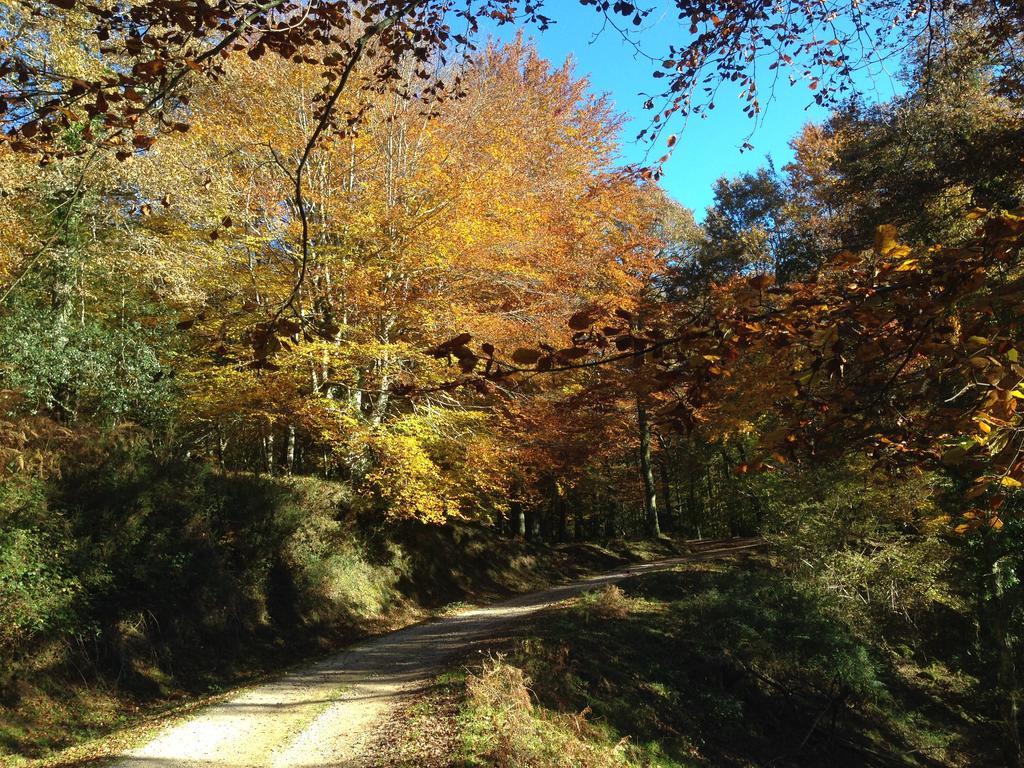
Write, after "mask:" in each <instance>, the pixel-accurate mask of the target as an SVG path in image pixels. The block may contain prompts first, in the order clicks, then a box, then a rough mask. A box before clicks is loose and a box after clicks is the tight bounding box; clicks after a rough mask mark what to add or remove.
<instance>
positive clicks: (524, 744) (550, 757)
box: [461, 656, 629, 768]
mask: <svg viewBox="0 0 1024 768" xmlns="http://www.w3.org/2000/svg"><path fill="white" fill-rule="evenodd" d="M530 685H531V681H530V678H529V677H528V676H527V675H526V673H524V672H523V671H522V670H521V669H519V668H518V667H515V666H512V665H511V664H508V663H506V662H505V661H504V659H503V657H501V656H498V657H497V658H494V659H490V660H488V661H486V662H485V663H484V665H483V668H482V669H481V671H480V673H479V674H471V675H469V677H468V678H467V681H466V686H467V691H468V702H467V705H466V708H465V710H464V712H463V714H462V716H461V726H462V728H461V731H462V739H463V749H464V751H465V755H466V760H467V762H468V764H469V765H482V766H490V767H492V768H606V767H607V768H613V767H614V766H628V765H629V762H628V761H627V759H626V757H625V755H624V753H623V751H622V749H621V747H622V744H615V743H612V744H608V743H606V742H604V741H602V739H601V738H600V736H599V734H597V733H596V731H595V729H594V728H593V727H592V726H591V725H590V724H589V723H588V722H587V721H586V719H585V718H584V716H583V714H561V713H555V712H550V711H547V710H542V709H539V708H536V707H534V706H533V701H532V694H531V692H530Z"/></svg>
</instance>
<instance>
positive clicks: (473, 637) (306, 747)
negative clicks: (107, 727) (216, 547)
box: [114, 540, 758, 768]
mask: <svg viewBox="0 0 1024 768" xmlns="http://www.w3.org/2000/svg"><path fill="white" fill-rule="evenodd" d="M756 546H758V542H756V541H753V540H734V541H729V542H718V543H707V544H705V545H702V546H700V547H699V548H698V551H696V552H695V553H694V554H692V555H687V556H684V557H678V558H672V559H669V560H659V561H656V562H650V563H643V564H637V565H631V566H628V567H627V566H624V567H623V568H622V569H620V570H616V571H613V572H610V573H606V574H602V575H600V576H594V577H591V578H588V579H584V580H582V581H577V582H573V583H571V584H566V585H563V586H560V587H554V588H552V589H547V590H544V591H543V592H534V593H532V594H529V595H523V596H521V597H517V598H514V599H511V600H507V601H505V602H502V603H497V604H494V605H490V606H487V607H485V608H477V609H474V610H469V611H466V612H464V613H460V614H458V615H456V616H452V617H448V618H443V619H438V620H436V621H431V622H428V623H425V624H418V625H415V626H412V627H408V628H407V629H403V630H400V631H398V632H393V633H391V634H388V635H383V636H381V637H378V638H374V639H372V640H368V641H366V642H363V643H360V644H359V645H356V646H353V647H352V648H349V649H348V650H346V651H344V652H343V653H340V654H338V655H337V656H334V657H332V658H330V659H327V660H325V661H322V662H320V663H318V664H315V665H313V666H310V667H309V668H307V669H304V670H301V671H298V672H293V673H290V674H287V675H285V676H283V677H281V678H280V679H278V680H277V681H275V682H272V683H267V684H264V685H261V686H259V687H256V688H253V689H250V690H248V691H246V692H244V693H241V694H240V695H238V696H237V697H235V698H234V699H231V700H229V701H226V702H223V703H221V704H217V705H214V706H211V707H210V708H208V709H206V710H203V711H201V712H199V713H198V714H197V715H196V716H195V717H193V718H192V719H190V720H188V721H186V722H184V723H181V724H179V725H175V726H172V727H170V728H168V729H167V730H165V731H163V732H162V733H161V734H160V735H158V736H157V737H156V738H155V739H154V740H153V741H151V742H149V743H148V744H146V745H145V746H143V747H140V748H138V749H135V750H133V751H131V752H129V753H126V754H124V755H122V756H121V757H120V758H118V759H117V760H116V761H115V763H114V766H115V767H116V768H185V767H188V768H204V767H208V768H228V767H229V766H234V767H237V768H243V767H244V768H298V767H299V766H309V767H312V766H318V767H319V768H350V767H351V766H356V765H359V766H363V765H367V764H368V761H367V757H368V756H367V755H365V754H364V753H365V751H366V749H367V742H368V740H369V738H370V736H371V735H372V734H373V733H374V726H375V724H377V723H378V721H379V720H380V719H381V718H383V716H384V715H385V714H386V712H387V710H388V709H389V707H391V706H393V705H395V704H396V703H398V701H399V699H400V697H401V696H402V695H405V694H407V693H408V692H410V691H413V690H416V689H418V688H421V687H423V686H426V685H428V684H429V683H430V681H431V680H432V679H433V678H434V677H435V676H436V674H437V673H438V672H439V671H440V670H441V669H442V668H443V667H444V665H445V663H446V662H448V661H450V660H451V659H452V658H454V657H458V656H459V655H460V654H465V653H467V652H468V651H470V650H471V649H473V648H477V647H480V645H481V644H485V643H486V642H487V641H488V640H489V639H490V638H494V637H498V636H499V635H500V631H501V630H502V629H504V628H507V627H508V625H509V624H511V623H513V622H516V621H520V620H522V619H524V618H525V617H528V616H530V615H531V614H534V613H536V612H538V611H541V610H543V609H545V608H548V607H550V606H552V605H554V604H556V603H558V602H560V601H562V600H565V599H566V598H569V597H572V596H574V595H577V594H579V593H581V592H585V591H587V590H590V589H594V588H597V587H601V586H604V585H606V584H612V583H614V582H616V581H620V580H621V579H624V578H627V577H629V576H630V575H633V574H640V573H650V572H652V571H659V570H668V569H671V568H672V567H673V566H675V565H677V564H679V563H683V562H688V561H693V560H700V559H707V558H714V557H719V556H723V555H729V554H733V553H739V552H742V551H744V550H748V549H751V548H753V547H756ZM369 764H372V759H371V760H370V761H369Z"/></svg>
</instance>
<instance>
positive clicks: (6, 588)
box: [0, 467, 678, 766]
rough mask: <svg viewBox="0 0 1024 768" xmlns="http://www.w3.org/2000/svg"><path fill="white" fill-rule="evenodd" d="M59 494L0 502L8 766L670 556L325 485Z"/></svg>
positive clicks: (94, 748) (4, 756) (123, 474)
mask: <svg viewBox="0 0 1024 768" xmlns="http://www.w3.org/2000/svg"><path fill="white" fill-rule="evenodd" d="M63 489H64V490H63V492H62V489H61V488H52V487H51V488H47V489H42V488H40V487H27V488H20V489H19V488H11V487H9V486H8V487H5V488H3V489H2V490H3V491H4V495H3V498H0V509H2V510H3V514H2V515H0V523H2V525H0V544H3V545H4V546H3V547H0V598H2V599H0V619H3V623H4V629H0V651H2V652H3V658H4V665H3V666H2V667H0V765H4V766H8V765H17V766H20V765H40V766H41V765H67V764H73V763H75V762H76V761H78V760H81V759H87V758H89V757H93V756H96V755H97V754H100V753H102V751H103V750H104V749H107V748H109V747H111V746H113V745H117V744H118V743H121V744H123V743H130V742H131V741H132V740H138V739H140V738H143V737H144V736H145V734H146V733H147V726H155V725H157V724H159V723H161V722H164V721H166V719H168V718H172V717H175V716H178V715H180V714H182V713H185V712H187V711H189V710H190V709H191V708H194V707H195V706H196V705H198V704H201V703H203V702H207V701H211V700H215V699H216V698H217V697H218V696H220V695H223V693H224V692H225V691H227V690H230V689H232V688H237V687H238V686H240V685H244V684H248V683H252V682H254V681H256V680H259V679H261V678H262V677H264V676H266V675H268V674H272V673H274V672H278V671H281V670H283V669H286V668H288V667H290V666H294V665H295V664H297V663H301V662H302V661H304V660H309V659H312V658H315V657H317V656H319V655H323V654H325V653H328V652H330V651H332V650H334V649H337V648H340V647H342V646H344V645H346V644H348V643H351V642H353V641H355V640H357V639H359V638H362V637H366V636H368V635H372V634H377V633H381V632H384V631H388V630H390V629H394V628H397V627H399V626H402V625H406V624H409V623H412V622H415V621H418V620H421V619H424V618H427V617H429V616H431V615H435V614H436V613H439V612H442V611H445V610H450V609H451V608H452V607H453V605H457V604H459V603H464V602H486V601H489V600H493V599H496V598H500V597H501V596H504V595H508V594H513V593H516V592H522V591H528V590H531V589H536V588H540V587H542V586H545V585H547V584H550V583H553V582H558V581H562V580H565V579H569V578H573V577H576V576H580V575H583V574H587V573H592V572H595V571H600V570H603V569H608V568H612V567H615V566H616V565H617V564H620V563H622V562H626V561H633V560H640V559H649V558H653V557H657V556H664V555H669V554H673V553H675V552H676V551H678V550H677V548H676V547H675V545H673V544H672V543H671V542H656V543H626V542H619V543H615V544H612V545H609V546H604V547H599V546H594V545H583V544H580V545H572V544H570V545H564V546H554V547H551V546H533V545H529V544H521V543H517V542H514V541H508V540H505V539H501V538H499V537H496V536H495V535H493V533H491V532H490V531H489V530H488V529H486V528H484V527H480V526H470V525H453V526H445V527H435V526H425V525H417V524H412V523H403V524H397V523H390V524H386V525H385V524H382V523H381V522H380V521H379V517H374V516H370V515H365V516H361V515H359V514H358V513H357V512H356V511H354V507H355V505H354V504H353V500H352V499H351V498H350V496H349V491H348V490H347V488H346V487H345V486H344V485H341V484H332V483H324V482H321V481H311V480H299V479H296V480H284V479H272V478H266V477H263V478H259V477H253V476H251V475H235V476H229V475H224V474H220V473H215V472H209V471H206V470H194V469H188V468H183V469H181V470H180V471H179V472H176V473H168V472H167V471H166V470H161V471H159V472H156V471H152V470H150V469H147V468H145V467H143V468H136V469H133V470H131V471H130V472H127V471H126V470H119V472H118V473H117V474H113V473H110V474H107V473H102V472H97V473H94V474H93V475H92V476H90V477H87V478H70V477H69V478H66V479H65V481H64V485H63ZM367 520H376V521H377V522H376V523H373V524H371V523H368V522H367ZM5 633H6V634H5ZM129 726H131V727H130V728H129ZM125 728H128V730H127V731H125V732H124V733H123V734H122V737H121V738H120V739H114V740H113V741H111V740H110V739H109V738H107V737H108V735H109V734H111V733H112V732H114V731H119V730H124V729H125ZM97 737H103V738H101V739H99V740H98V741H97ZM69 748H70V751H68V750H69Z"/></svg>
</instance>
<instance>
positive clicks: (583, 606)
mask: <svg viewBox="0 0 1024 768" xmlns="http://www.w3.org/2000/svg"><path fill="white" fill-rule="evenodd" d="M578 605H579V609H580V611H581V612H582V613H583V615H584V616H585V617H588V618H589V617H593V618H596V619H624V618H626V617H627V616H628V615H629V610H630V601H629V598H628V597H626V593H625V592H623V591H622V589H620V588H619V587H618V586H617V585H615V584H608V585H606V586H604V587H602V588H601V589H597V590H593V591H590V592H585V593H584V594H583V595H581V596H580V599H579V603H578Z"/></svg>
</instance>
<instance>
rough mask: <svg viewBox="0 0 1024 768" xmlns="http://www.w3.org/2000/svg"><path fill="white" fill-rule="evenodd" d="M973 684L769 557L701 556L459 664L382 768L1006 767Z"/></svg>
mask: <svg viewBox="0 0 1024 768" xmlns="http://www.w3.org/2000/svg"><path fill="white" fill-rule="evenodd" d="M977 687H978V684H977V681H976V680H974V679H973V678H971V677H969V676H966V675H963V674H954V673H951V672H950V671H949V668H948V667H947V666H945V665H943V664H942V663H940V662H939V661H938V660H933V661H932V662H931V663H926V662H923V661H921V660H920V659H918V660H914V659H912V658H909V657H907V656H906V655H905V654H903V653H901V652H900V651H899V649H892V648H884V647H880V646H878V645H872V644H871V643H870V642H868V641H866V640H865V639H863V638H861V637H858V636H857V634H856V633H855V632H854V631H852V630H851V629H850V628H849V627H848V626H847V625H845V624H844V623H843V622H842V621H841V620H840V619H839V618H838V617H837V616H836V615H834V614H832V613H831V612H830V611H829V610H828V609H827V606H823V604H822V602H821V600H820V598H819V597H817V596H815V595H813V594H809V593H808V592H807V591H806V590H804V589H802V588H801V587H800V585H799V584H795V583H793V582H792V581H791V580H787V578H786V577H785V576H784V575H783V574H782V573H781V572H780V571H778V570H775V569H773V568H771V567H769V566H768V564H767V559H766V558H764V557H758V558H754V559H750V560H746V561H741V562H734V563H721V562H705V563H693V564H688V565H685V566H681V567H679V568H677V569H676V570H675V571H673V572H668V573H659V574H651V575H645V576H640V577H637V578H634V579H630V580H628V581H627V582H624V583H623V584H622V588H621V589H620V588H618V587H610V588H606V589H604V590H602V591H596V592H591V593H588V594H586V595H584V596H582V597H580V598H577V599H574V600H571V601H568V602H567V603H566V604H564V605H563V606H561V607H560V608H559V609H555V610H552V611H549V612H548V613H547V614H545V615H544V616H543V617H542V618H541V619H540V620H538V621H536V622H533V623H532V624H531V626H530V627H528V628H524V632H523V634H521V635H520V636H519V637H517V638H516V639H515V640H513V641H510V643H509V647H508V648H506V650H505V652H504V653H503V654H500V655H493V656H491V657H489V658H486V659H485V660H483V661H479V660H478V661H477V662H476V663H471V664H470V665H469V666H468V667H467V666H459V667H456V668H453V669H452V670H450V671H449V672H448V673H446V674H445V675H443V676H442V677H440V678H439V679H438V680H437V684H436V686H435V687H434V689H433V690H432V691H430V692H429V693H427V694H426V695H424V696H423V697H422V698H420V699H419V700H418V701H416V702H415V703H414V704H413V705H412V706H410V707H409V708H408V709H407V710H406V711H405V712H404V713H402V715H400V716H399V717H398V718H397V722H398V723H399V724H400V726H401V729H402V731H403V735H402V737H401V738H399V739H395V737H394V733H395V730H394V726H391V730H390V736H389V739H388V741H390V743H391V744H392V746H391V748H388V746H387V744H386V743H382V744H381V753H382V754H386V755H388V758H387V761H386V763H385V764H386V765H387V766H388V768H395V767H397V766H402V767H403V768H412V766H416V768H451V767H452V766H459V767H460V768H468V767H470V766H493V767H499V768H506V767H507V768H512V766H516V768H570V767H573V768H601V767H602V766H622V767H625V766H630V767H632V766H637V767H639V766H652V767H654V766H657V767H658V768H679V767H681V766H687V767H689V766H716V767H718V766H767V765H771V766H808V768H809V767H810V766H822V765H830V766H835V767H836V768H840V767H844V766H849V767H850V768H853V767H854V766H967V765H970V766H982V765H989V766H997V765H1000V760H999V757H998V755H997V747H996V744H997V743H998V742H997V739H996V738H994V732H993V730H992V724H991V723H986V722H985V721H984V720H982V719H979V718H978V717H977V716H976V715H972V714H970V713H969V711H968V706H969V705H970V704H971V702H975V703H976V702H978V701H981V700H982V698H983V692H980V691H979V690H977ZM975 709H976V708H975Z"/></svg>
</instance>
